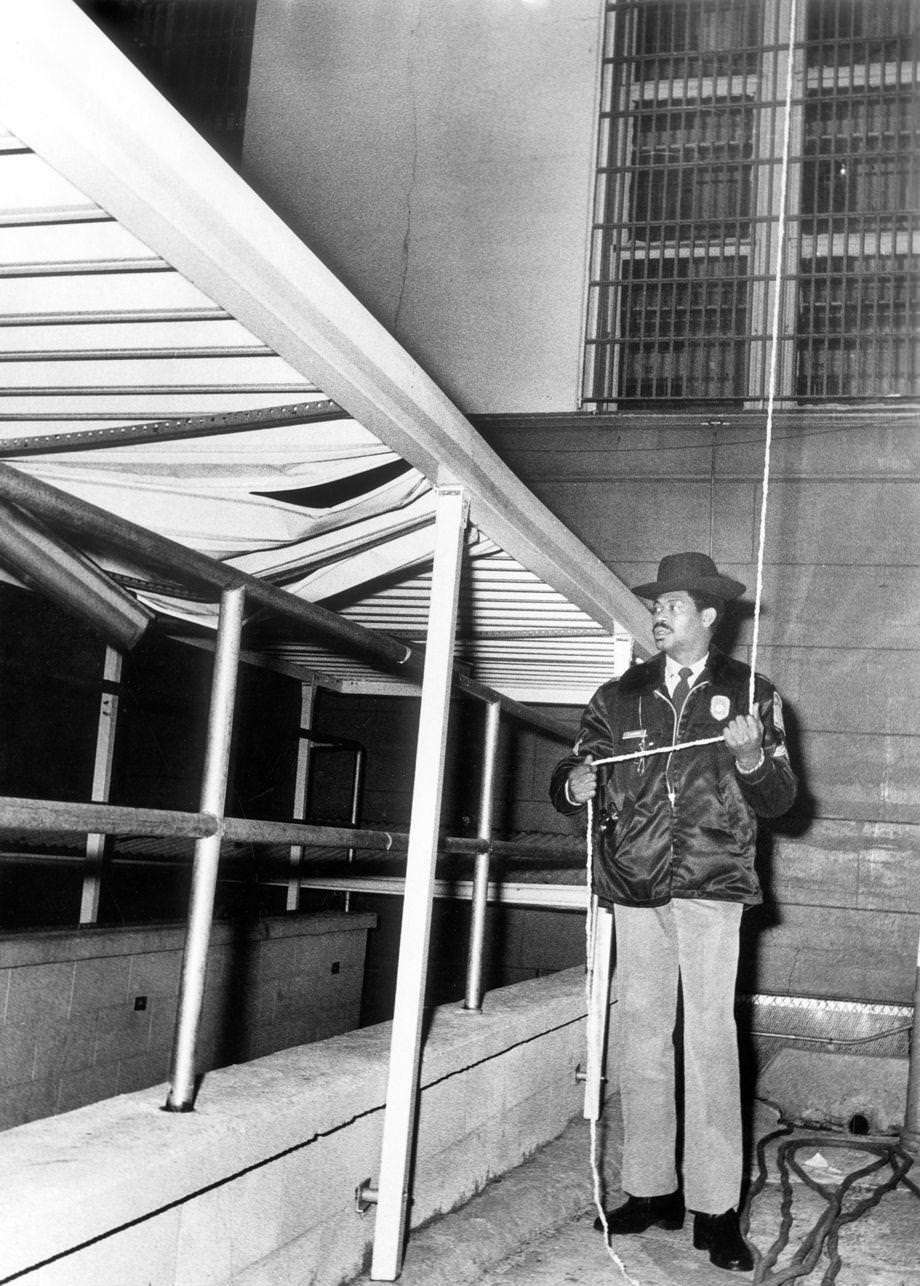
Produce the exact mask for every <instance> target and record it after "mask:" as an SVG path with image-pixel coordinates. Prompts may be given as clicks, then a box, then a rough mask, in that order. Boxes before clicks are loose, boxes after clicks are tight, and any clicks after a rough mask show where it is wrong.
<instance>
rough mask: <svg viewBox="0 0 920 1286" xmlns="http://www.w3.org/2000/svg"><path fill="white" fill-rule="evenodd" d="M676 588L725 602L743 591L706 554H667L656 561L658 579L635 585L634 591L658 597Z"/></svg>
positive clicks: (743, 588) (742, 587)
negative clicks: (658, 561)
mask: <svg viewBox="0 0 920 1286" xmlns="http://www.w3.org/2000/svg"><path fill="white" fill-rule="evenodd" d="M679 589H682V590H686V592H687V593H688V594H691V593H698V594H708V595H709V596H710V597H711V598H718V599H722V600H723V601H726V602H727V601H728V600H729V599H732V598H738V597H739V596H740V595H741V594H743V593H744V590H745V586H744V585H742V584H741V582H740V581H739V580H732V578H731V577H730V576H723V575H722V574H721V573H720V571H719V569H718V568H717V567H716V565H715V563H714V562H713V561H712V559H711V558H710V557H709V555H708V554H696V553H689V554H666V555H665V557H664V558H662V560H661V562H660V563H659V564H658V579H657V580H656V581H654V582H652V583H650V584H648V585H636V586H635V588H634V589H633V593H634V594H638V595H639V597H640V598H658V597H660V595H662V594H671V593H673V592H674V591H675V590H679Z"/></svg>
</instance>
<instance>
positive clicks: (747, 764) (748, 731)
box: [722, 714, 763, 772]
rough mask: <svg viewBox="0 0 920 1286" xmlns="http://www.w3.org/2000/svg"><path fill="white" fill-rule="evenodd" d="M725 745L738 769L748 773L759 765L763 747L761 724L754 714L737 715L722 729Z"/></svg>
mask: <svg viewBox="0 0 920 1286" xmlns="http://www.w3.org/2000/svg"><path fill="white" fill-rule="evenodd" d="M722 736H723V737H724V738H725V744H726V746H728V748H729V750H730V751H731V752H732V754H733V755H734V756H735V758H736V760H737V761H738V767H739V768H741V769H742V770H745V769H746V770H747V771H748V772H751V771H753V769H754V768H756V767H757V765H758V764H759V763H760V756H761V747H762V746H763V724H762V723H761V722H760V718H759V716H758V715H756V714H739V715H736V716H735V718H734V719H730V720H729V722H728V723H727V724H726V725H725V727H724V728H723V729H722Z"/></svg>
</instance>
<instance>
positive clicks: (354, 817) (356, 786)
mask: <svg viewBox="0 0 920 1286" xmlns="http://www.w3.org/2000/svg"><path fill="white" fill-rule="evenodd" d="M366 762H367V751H366V750H365V749H364V747H363V746H359V748H358V749H357V750H356V751H355V770H354V775H353V776H352V779H351V824H352V826H357V825H358V824H359V822H360V821H361V801H362V800H363V798H364V768H365V764H366ZM356 851H357V850H356V849H354V848H352V847H349V849H348V852H347V853H346V854H345V861H346V862H347V863H348V864H349V865H350V864H351V863H352V862H353V861H354V860H355V853H356ZM345 910H346V911H350V910H351V889H347V890H346V892H345Z"/></svg>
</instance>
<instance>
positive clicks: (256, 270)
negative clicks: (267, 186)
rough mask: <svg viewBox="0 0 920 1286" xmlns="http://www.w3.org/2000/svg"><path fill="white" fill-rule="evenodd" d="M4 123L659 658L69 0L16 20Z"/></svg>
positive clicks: (330, 282)
mask: <svg viewBox="0 0 920 1286" xmlns="http://www.w3.org/2000/svg"><path fill="white" fill-rule="evenodd" d="M116 105H117V106H116ZM0 118H2V119H3V121H4V123H5V124H6V125H7V126H8V127H9V128H10V129H11V130H12V131H13V132H14V133H15V134H16V135H17V137H19V138H20V139H22V140H23V141H24V142H25V143H27V144H28V145H29V146H31V147H32V148H34V149H35V150H36V152H38V153H39V154H40V155H41V156H42V157H44V158H45V159H46V160H47V161H48V162H49V163H50V164H52V165H54V166H55V167H56V168H58V169H59V170H60V172H61V173H62V174H64V175H65V176H66V177H67V178H68V179H69V180H70V181H71V182H72V183H74V184H75V185H76V186H77V187H78V188H80V189H81V190H82V191H83V192H85V193H86V194H87V195H88V196H90V197H91V198H92V199H93V200H94V201H96V202H97V203H98V204H99V205H101V206H103V208H104V209H106V210H107V211H108V212H109V213H110V214H112V215H113V216H114V217H115V218H117V219H119V220H120V221H121V222H122V223H123V224H124V225H125V226H126V227H127V228H129V229H130V230H131V231H132V232H133V233H134V234H135V235H136V236H138V237H139V238H140V239H141V240H142V241H144V242H145V243H146V244H147V245H148V246H150V247H151V248H152V249H154V250H155V251H156V252H157V253H158V254H159V255H161V256H162V257H163V258H164V259H165V260H166V261H167V262H168V263H170V264H172V265H173V266H174V267H175V268H176V269H177V270H178V271H179V272H181V273H183V274H184V275H185V276H186V277H188V278H189V280H191V281H193V282H194V283H195V284H196V285H197V286H198V287H199V289H201V290H202V291H204V292H205V293H206V294H207V295H208V296H209V297H210V298H211V299H212V300H214V301H215V302H216V303H218V304H220V306H221V307H222V308H224V309H225V310H226V311H227V312H228V313H230V314H231V315H232V316H233V317H235V318H237V319H238V320H239V321H240V322H242V324H243V325H244V326H246V327H247V329H248V330H249V331H250V332H251V333H253V334H255V335H257V336H258V338H259V339H260V340H262V341H263V342H264V343H266V344H268V345H270V347H271V348H273V349H274V351H275V352H276V353H278V354H279V355H280V356H281V357H283V358H284V359H285V360H286V361H287V362H288V363H289V364H290V365H291V366H292V367H293V368H294V369H295V370H297V371H299V372H301V373H302V374H303V375H304V376H305V377H306V378H308V379H310V380H312V381H313V382H314V383H316V384H317V385H318V386H319V387H320V388H322V389H323V391H324V392H325V393H326V394H327V395H328V396H329V397H330V398H332V399H333V400H334V401H335V402H337V403H338V404H339V405H341V406H342V407H344V408H345V410H346V411H348V413H349V414H350V415H352V416H354V418H355V419H356V420H358V422H359V423H360V424H362V425H364V426H365V427H366V428H367V429H368V430H369V431H370V432H371V433H373V434H375V435H376V436H377V437H378V438H379V439H380V440H381V441H382V442H385V443H386V444H387V445H388V446H390V447H391V448H392V449H393V450H394V451H396V452H398V453H399V455H401V456H402V457H403V459H404V460H406V461H407V462H408V463H409V464H411V465H413V466H414V467H415V468H417V469H418V470H419V471H420V472H422V473H423V474H425V475H426V477H428V478H429V479H431V480H432V481H433V482H436V481H438V480H439V478H441V479H445V478H447V477H450V478H452V479H454V480H456V481H457V482H458V483H459V484H460V485H462V486H464V487H465V488H466V489H467V490H468V491H469V494H470V520H471V521H472V522H473V523H475V524H476V526H478V527H479V528H481V529H482V530H483V531H484V532H486V534H487V535H489V536H490V537H491V538H492V539H494V540H495V541H497V542H498V543H499V544H500V545H501V546H502V548H503V549H505V550H507V551H508V553H510V554H511V555H512V556H513V557H514V558H516V559H517V560H518V561H519V562H520V563H523V565H524V566H525V567H528V568H530V569H531V570H532V571H534V572H536V573H537V575H539V576H540V578H541V579H542V580H544V581H546V583H547V584H550V585H552V586H553V587H554V588H555V589H557V590H559V591H560V592H561V593H562V594H564V595H565V596H566V598H568V599H569V601H570V602H572V603H575V604H577V605H578V606H579V607H581V608H582V610H583V611H585V612H587V613H588V615H590V616H591V617H592V618H593V619H594V620H596V621H598V622H600V623H601V624H602V625H603V626H605V628H607V629H608V630H609V631H610V632H611V633H612V632H614V631H615V629H616V627H617V625H619V626H621V627H623V628H625V629H627V630H628V631H629V632H630V633H631V634H632V635H633V636H634V638H635V640H636V642H637V644H638V646H639V647H640V648H641V649H643V650H645V651H648V652H651V651H652V650H653V644H652V638H651V630H650V625H649V618H648V613H647V612H646V610H645V608H644V606H643V605H642V604H641V603H640V602H639V600H638V599H637V598H635V596H634V595H633V594H632V593H631V592H630V591H629V590H628V589H627V588H626V586H625V585H624V584H623V583H622V581H620V580H619V579H618V577H616V576H615V575H614V574H613V572H611V571H610V569H609V568H607V567H605V566H604V564H603V563H602V562H601V561H600V560H599V559H598V558H596V557H595V556H594V555H593V554H592V553H591V552H590V551H589V550H588V549H587V548H586V547H585V546H584V545H583V544H582V543H581V541H579V540H578V539H577V538H576V537H575V536H573V535H572V533H571V532H569V531H568V529H567V528H566V527H565V526H564V524H563V523H561V522H560V521H559V520H558V519H557V518H556V517H555V516H554V515H553V514H552V513H550V511H549V510H548V509H547V508H546V507H545V506H544V505H543V504H542V503H541V502H540V501H538V500H537V499H536V497H535V496H534V495H533V494H532V493H531V492H530V491H529V490H528V489H527V487H525V485H524V484H523V483H522V482H521V481H520V479H519V478H517V477H516V475H515V474H514V473H512V472H511V470H510V469H509V468H508V466H507V465H506V464H504V462H503V461H502V460H501V459H500V457H499V456H498V455H497V454H496V453H495V452H494V451H492V450H491V448H490V447H488V446H487V445H486V444H485V443H484V442H483V440H482V439H481V438H480V437H479V435H478V434H477V433H476V432H475V430H474V429H473V427H472V426H471V424H470V423H469V421H468V420H467V419H466V418H465V417H464V416H463V415H462V414H461V412H460V411H459V410H458V409H457V407H456V406H454V405H453V403H452V402H451V401H450V400H449V399H448V398H447V397H446V395H445V394H444V393H443V392H442V390H441V389H440V388H438V386H437V385H436V384H435V383H434V381H433V380H432V379H430V377H429V376H428V375H427V374H426V373H425V372H424V371H423V370H422V369H421V367H420V366H419V365H418V364H417V363H416V362H415V361H413V359H412V358H411V357H410V356H409V354H408V353H407V352H406V351H405V350H404V349H403V348H402V346H401V345H400V344H399V343H398V342H397V341H396V339H394V337H393V336H392V335H390V334H389V333H388V332H387V331H386V330H385V329H384V328H383V327H382V326H381V325H380V324H379V323H378V322H377V321H376V319H375V318H374V317H372V315H371V314H370V313H369V312H368V311H367V309H365V308H364V307H363V305H361V304H360V303H359V302H358V301H357V300H356V299H355V298H354V297H353V296H352V295H351V294H350V293H349V291H348V290H347V289H346V288H345V287H344V286H343V285H342V283H341V282H340V281H339V280H338V279H337V278H336V277H335V276H333V274H332V273H331V272H330V271H329V270H328V269H327V268H326V267H325V265H324V264H323V263H322V262H321V261H320V260H319V259H318V258H317V257H316V256H315V255H314V254H312V253H311V251H310V250H309V249H307V247H306V246H305V245H304V244H303V243H302V242H301V241H300V240H299V239H298V238H297V237H296V236H295V235H294V233H293V232H292V231H291V229H290V228H289V227H288V226H287V225H286V224H285V223H284V222H283V221H282V220H281V219H280V218H278V217H277V215H275V214H274V213H273V211H272V210H271V209H270V208H269V207H268V206H267V205H266V204H265V203H264V202H263V201H262V200H261V198H259V197H258V196H257V195H256V193H255V192H253V191H252V190H251V189H250V188H249V187H248V186H247V185H246V184H245V182H244V181H243V180H242V179H241V177H240V176H239V175H238V174H237V173H236V172H235V171H234V170H233V169H232V168H231V167H230V166H229V165H227V164H226V163H225V162H224V161H223V160H222V159H221V158H220V157H219V156H218V155H217V153H216V152H214V151H213V149H211V148H210V147H209V146H208V145H207V144H206V143H205V142H204V141H203V140H202V139H201V138H200V137H199V136H198V135H197V134H196V133H195V131H194V130H193V129H192V128H191V127H190V126H189V125H188V124H187V122H185V121H184V120H183V119H182V117H181V116H180V115H179V113H178V112H176V111H174V109H173V108H172V107H170V105H169V104H168V103H167V102H166V101H165V100H164V99H163V98H162V97H161V96H160V95H159V94H158V93H157V92H156V90H155V89H153V87H152V86H151V85H150V84H149V83H148V82H147V81H146V80H145V79H144V78H143V76H141V75H140V73H139V72H138V71H137V70H136V69H135V68H134V67H133V66H132V65H131V64H130V63H129V62H128V60H127V59H126V58H124V57H123V56H122V55H121V54H120V53H119V52H118V51H117V50H116V49H115V47H114V46H113V45H112V44H111V43H110V42H108V41H107V40H106V39H105V37H104V36H102V34H101V33H100V32H99V31H98V30H97V28H96V27H95V26H94V25H93V24H92V23H91V22H90V20H89V19H88V18H86V16H85V15H84V14H82V13H81V12H80V11H79V10H78V9H77V7H76V6H75V5H73V4H72V3H71V2H70V0H30V2H29V4H27V5H25V4H19V5H12V6H6V10H5V12H4V15H3V21H2V28H0Z"/></svg>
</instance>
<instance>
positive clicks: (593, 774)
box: [567, 755, 597, 804]
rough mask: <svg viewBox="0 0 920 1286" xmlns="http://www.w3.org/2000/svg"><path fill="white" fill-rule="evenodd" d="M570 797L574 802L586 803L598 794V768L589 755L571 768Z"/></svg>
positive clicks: (569, 778)
mask: <svg viewBox="0 0 920 1286" xmlns="http://www.w3.org/2000/svg"><path fill="white" fill-rule="evenodd" d="M567 784H568V791H569V798H570V799H571V800H572V803H573V804H586V803H587V802H588V800H589V799H593V798H594V796H595V795H596V794H597V769H596V768H595V767H594V764H593V763H592V761H591V756H590V755H588V756H587V758H586V759H585V761H584V763H581V764H576V765H575V767H574V768H572V769H570V770H569V776H568V783H567Z"/></svg>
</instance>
